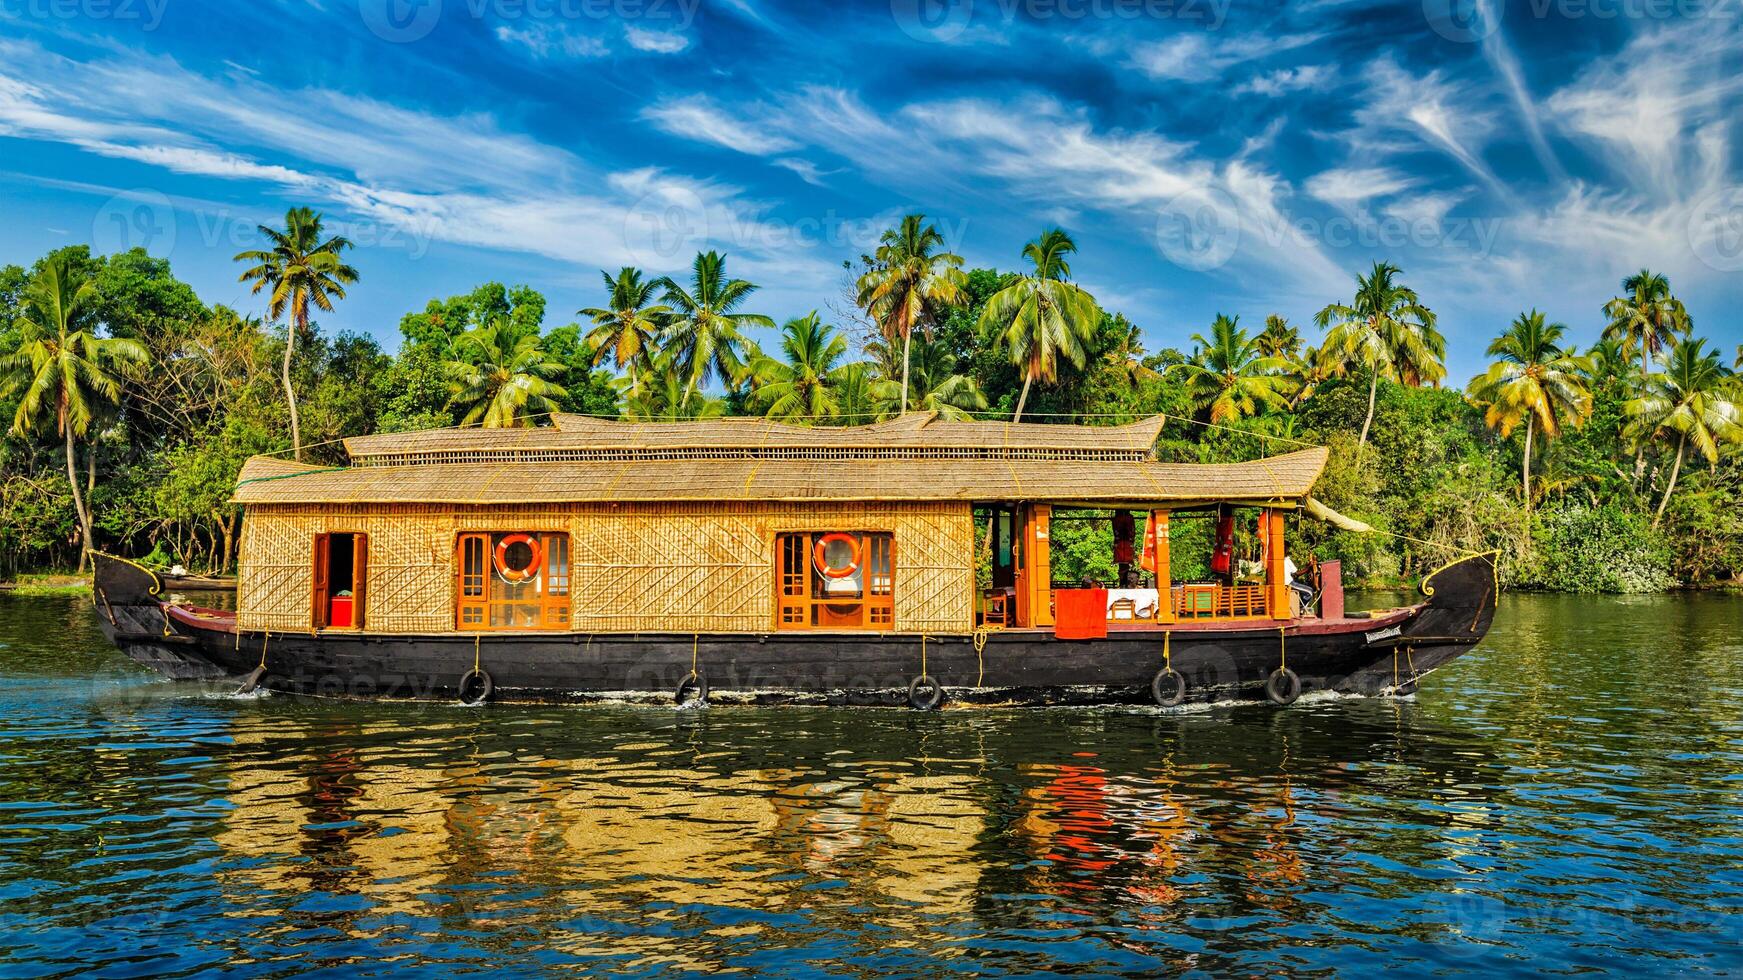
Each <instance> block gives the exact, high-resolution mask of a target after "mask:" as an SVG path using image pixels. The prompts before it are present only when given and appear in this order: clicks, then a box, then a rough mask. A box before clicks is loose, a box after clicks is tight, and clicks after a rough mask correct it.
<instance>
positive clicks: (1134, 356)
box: [1107, 313, 1159, 388]
mask: <svg viewBox="0 0 1743 980" xmlns="http://www.w3.org/2000/svg"><path fill="white" fill-rule="evenodd" d="M1114 326H1115V328H1116V329H1117V331H1118V332H1117V333H1116V334H1115V335H1114V336H1115V338H1116V339H1115V341H1114V346H1113V347H1111V348H1109V349H1108V353H1107V362H1108V366H1109V367H1112V368H1113V369H1114V371H1115V372H1117V373H1119V374H1120V375H1121V376H1123V377H1124V378H1125V379H1126V384H1128V385H1131V386H1132V387H1133V388H1136V387H1137V386H1138V382H1140V381H1146V380H1149V379H1150V378H1155V377H1159V375H1158V374H1157V373H1156V371H1155V369H1154V368H1152V367H1150V365H1148V364H1145V363H1144V333H1143V331H1141V330H1139V329H1138V325H1137V324H1135V323H1131V322H1130V321H1128V320H1127V319H1126V318H1125V317H1124V316H1121V315H1120V314H1118V313H1116V314H1114Z"/></svg>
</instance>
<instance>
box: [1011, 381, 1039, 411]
mask: <svg viewBox="0 0 1743 980" xmlns="http://www.w3.org/2000/svg"><path fill="white" fill-rule="evenodd" d="M1034 380H1035V372H1033V371H1025V372H1023V393H1022V394H1020V395H1018V396H1017V411H1016V412H1015V413H1014V414H1013V415H1012V416H1011V421H1012V422H1016V421H1019V420H1021V419H1022V417H1023V405H1024V403H1025V402H1027V401H1028V400H1029V382H1031V381H1034Z"/></svg>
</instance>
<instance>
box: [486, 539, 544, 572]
mask: <svg viewBox="0 0 1743 980" xmlns="http://www.w3.org/2000/svg"><path fill="white" fill-rule="evenodd" d="M517 544H524V545H526V546H527V550H528V551H530V552H532V557H531V558H530V559H528V560H527V565H526V567H525V568H510V567H508V549H509V546H510V545H517ZM544 563H545V553H544V552H543V551H542V550H540V548H539V541H538V539H537V538H535V537H533V536H532V535H530V534H511V535H509V536H507V537H505V538H503V539H502V540H501V541H498V542H497V543H496V571H497V573H498V574H500V575H501V576H502V577H503V580H504V581H507V582H525V581H526V580H527V579H529V578H532V577H533V576H534V575H537V574H539V566H541V565H543V564H544Z"/></svg>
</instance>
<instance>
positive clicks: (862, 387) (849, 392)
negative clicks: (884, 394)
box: [832, 361, 894, 425]
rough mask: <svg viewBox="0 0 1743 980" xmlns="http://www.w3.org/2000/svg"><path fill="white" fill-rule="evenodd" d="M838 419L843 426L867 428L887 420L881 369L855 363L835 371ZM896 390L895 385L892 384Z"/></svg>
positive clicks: (869, 364) (844, 365)
mask: <svg viewBox="0 0 1743 980" xmlns="http://www.w3.org/2000/svg"><path fill="white" fill-rule="evenodd" d="M833 381H834V387H835V402H836V415H835V418H834V419H833V420H832V421H834V422H836V423H839V424H841V425H867V424H870V423H872V422H875V421H877V420H878V419H880V418H882V417H883V413H882V411H881V402H880V401H879V397H878V396H879V393H880V392H879V389H880V386H881V384H882V382H880V381H879V380H878V376H877V368H876V366H875V365H873V364H871V363H869V362H866V361H853V362H850V363H848V364H843V365H842V366H841V367H839V368H836V369H835V373H834V375H833ZM890 384H891V385H892V386H893V385H894V382H890Z"/></svg>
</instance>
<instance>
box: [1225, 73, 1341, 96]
mask: <svg viewBox="0 0 1743 980" xmlns="http://www.w3.org/2000/svg"><path fill="white" fill-rule="evenodd" d="M1334 77H1335V73H1334V72H1333V71H1332V69H1331V66H1329V65H1302V66H1300V67H1298V68H1279V69H1277V70H1276V71H1269V72H1263V73H1261V74H1258V75H1255V76H1253V77H1252V78H1250V79H1248V80H1247V81H1245V82H1242V83H1241V84H1239V85H1237V86H1235V94H1236V95H1263V96H1269V97H1275V96H1279V95H1283V94H1286V93H1289V92H1300V91H1305V90H1310V89H1321V88H1325V87H1326V86H1327V85H1329V84H1331V82H1332V80H1333V78H1334Z"/></svg>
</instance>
